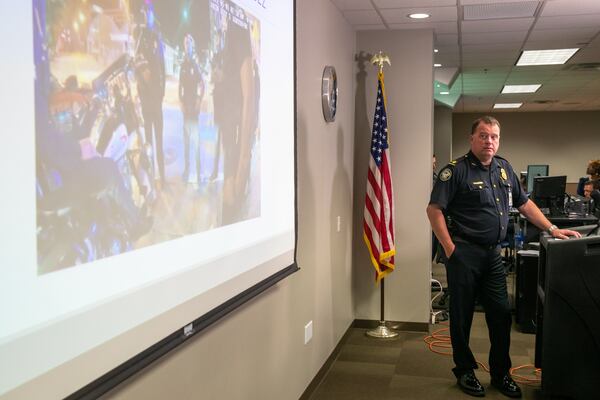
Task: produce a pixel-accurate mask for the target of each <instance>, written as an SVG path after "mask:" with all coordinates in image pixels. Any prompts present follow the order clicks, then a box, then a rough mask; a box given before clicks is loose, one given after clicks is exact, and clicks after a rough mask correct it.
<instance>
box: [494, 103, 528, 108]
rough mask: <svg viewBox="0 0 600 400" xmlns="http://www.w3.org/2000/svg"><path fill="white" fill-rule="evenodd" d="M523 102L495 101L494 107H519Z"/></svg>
mask: <svg viewBox="0 0 600 400" xmlns="http://www.w3.org/2000/svg"><path fill="white" fill-rule="evenodd" d="M522 105H523V103H496V104H494V108H519V107H521V106H522Z"/></svg>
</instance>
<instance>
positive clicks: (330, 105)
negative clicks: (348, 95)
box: [321, 65, 338, 122]
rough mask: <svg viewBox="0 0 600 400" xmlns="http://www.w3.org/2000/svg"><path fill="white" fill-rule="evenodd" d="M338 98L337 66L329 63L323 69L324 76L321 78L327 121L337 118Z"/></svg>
mask: <svg viewBox="0 0 600 400" xmlns="http://www.w3.org/2000/svg"><path fill="white" fill-rule="evenodd" d="M337 98H338V87H337V75H336V73H335V68H334V67H332V66H331V65H327V66H326V67H325V69H324V70H323V78H322V80H321V103H322V105H323V117H324V118H325V121H327V122H333V121H334V120H335V112H336V110H337Z"/></svg>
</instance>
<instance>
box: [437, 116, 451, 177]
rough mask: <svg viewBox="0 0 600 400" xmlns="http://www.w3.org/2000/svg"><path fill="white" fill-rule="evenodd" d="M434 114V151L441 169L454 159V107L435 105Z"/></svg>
mask: <svg viewBox="0 0 600 400" xmlns="http://www.w3.org/2000/svg"><path fill="white" fill-rule="evenodd" d="M433 114H434V119H433V121H434V122H433V152H434V154H435V155H436V158H437V170H438V171H440V170H441V169H442V168H444V165H446V164H448V163H449V162H450V161H451V160H452V109H451V108H448V107H446V106H435V108H434V112H433Z"/></svg>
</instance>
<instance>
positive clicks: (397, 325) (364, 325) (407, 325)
mask: <svg viewBox="0 0 600 400" xmlns="http://www.w3.org/2000/svg"><path fill="white" fill-rule="evenodd" d="M377 326H379V321H375V320H370V319H355V320H354V321H352V323H351V324H350V326H349V327H348V329H347V330H346V332H345V333H344V336H342V338H341V339H340V341H339V342H338V344H337V345H336V346H335V348H334V349H333V351H332V352H331V354H330V355H329V357H327V360H325V363H324V364H323V366H322V367H321V368H320V369H319V371H318V372H317V374H316V375H315V377H314V378H313V379H312V381H310V383H309V384H308V386H307V387H306V389H305V390H304V393H302V396H300V398H299V399H298V400H309V399H310V397H311V396H312V395H313V393H314V392H315V390H316V389H317V387H318V386H319V384H321V382H322V381H323V379H325V375H327V372H329V369H330V368H331V366H332V365H333V363H334V362H335V360H336V358H337V356H338V355H339V354H340V350H341V348H342V346H343V345H344V344H345V343H346V341H347V340H348V336H350V333H351V330H352V328H360V329H373V328H376V327H377ZM388 326H390V327H394V329H397V330H399V331H404V332H407V331H408V332H429V324H427V323H425V322H395V321H388Z"/></svg>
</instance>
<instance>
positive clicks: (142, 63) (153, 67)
mask: <svg viewBox="0 0 600 400" xmlns="http://www.w3.org/2000/svg"><path fill="white" fill-rule="evenodd" d="M140 19H141V22H140V24H139V25H138V26H137V27H136V29H135V31H134V37H135V38H136V43H137V48H136V54H135V59H136V74H137V82H138V92H139V96H140V101H141V103H142V114H143V118H144V131H145V135H146V143H152V137H153V136H154V146H155V148H154V149H155V152H156V161H157V163H158V172H159V174H160V179H161V182H162V183H163V184H164V183H165V158H164V150H163V112H162V102H163V98H164V96H165V85H166V76H165V57H164V50H163V42H162V39H161V37H160V32H159V31H158V28H157V27H156V22H155V21H154V10H153V8H152V5H151V4H144V5H143V6H142V9H141V10H140Z"/></svg>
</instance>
